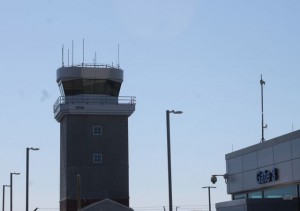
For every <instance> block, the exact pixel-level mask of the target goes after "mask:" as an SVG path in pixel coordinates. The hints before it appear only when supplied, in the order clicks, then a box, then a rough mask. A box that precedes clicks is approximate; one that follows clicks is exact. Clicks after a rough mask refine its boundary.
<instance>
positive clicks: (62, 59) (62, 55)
mask: <svg viewBox="0 0 300 211" xmlns="http://www.w3.org/2000/svg"><path fill="white" fill-rule="evenodd" d="M61 63H62V66H64V44H63V45H62V48H61Z"/></svg>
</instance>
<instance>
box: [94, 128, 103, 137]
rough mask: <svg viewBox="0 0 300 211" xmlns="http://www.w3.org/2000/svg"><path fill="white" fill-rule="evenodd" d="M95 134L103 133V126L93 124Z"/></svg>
mask: <svg viewBox="0 0 300 211" xmlns="http://www.w3.org/2000/svg"><path fill="white" fill-rule="evenodd" d="M93 135H96V136H100V135H102V127H101V126H93Z"/></svg>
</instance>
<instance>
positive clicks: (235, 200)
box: [216, 130, 300, 211]
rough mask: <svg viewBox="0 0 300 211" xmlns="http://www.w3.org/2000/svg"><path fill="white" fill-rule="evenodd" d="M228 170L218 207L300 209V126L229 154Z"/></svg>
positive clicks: (231, 210)
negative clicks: (226, 198) (223, 197)
mask: <svg viewBox="0 0 300 211" xmlns="http://www.w3.org/2000/svg"><path fill="white" fill-rule="evenodd" d="M226 174H227V175H228V179H227V192H228V194H231V195H232V201H228V202H221V203H217V204H216V209H217V211H254V210H255V211H260V210H264V211H266V210H272V211H277V210H278V211H283V210H288V211H294V210H295V211H298V210H300V203H299V185H300V130H298V131H295V132H292V133H288V134H285V135H283V136H279V137H276V138H274V139H271V140H268V141H265V142H262V143H259V144H256V145H253V146H250V147H247V148H244V149H241V150H238V151H235V152H232V153H229V154H227V155H226Z"/></svg>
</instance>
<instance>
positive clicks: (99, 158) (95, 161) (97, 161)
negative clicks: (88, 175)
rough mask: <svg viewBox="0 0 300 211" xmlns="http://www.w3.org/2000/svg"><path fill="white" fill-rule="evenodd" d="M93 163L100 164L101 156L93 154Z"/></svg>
mask: <svg viewBox="0 0 300 211" xmlns="http://www.w3.org/2000/svg"><path fill="white" fill-rule="evenodd" d="M93 163H102V154H93Z"/></svg>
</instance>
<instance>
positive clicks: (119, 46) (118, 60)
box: [118, 43, 120, 69]
mask: <svg viewBox="0 0 300 211" xmlns="http://www.w3.org/2000/svg"><path fill="white" fill-rule="evenodd" d="M118 69H120V44H119V43H118Z"/></svg>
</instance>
